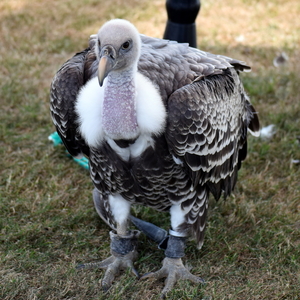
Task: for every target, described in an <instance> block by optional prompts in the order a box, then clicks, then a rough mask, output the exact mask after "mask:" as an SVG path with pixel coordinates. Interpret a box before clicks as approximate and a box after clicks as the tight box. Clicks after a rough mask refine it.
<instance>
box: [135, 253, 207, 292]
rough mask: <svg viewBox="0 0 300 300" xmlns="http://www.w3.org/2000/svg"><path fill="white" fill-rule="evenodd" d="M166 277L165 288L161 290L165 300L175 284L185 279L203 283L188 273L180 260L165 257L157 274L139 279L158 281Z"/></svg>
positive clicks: (150, 274) (200, 279)
mask: <svg viewBox="0 0 300 300" xmlns="http://www.w3.org/2000/svg"><path fill="white" fill-rule="evenodd" d="M164 277H166V281H165V287H164V288H163V290H162V294H161V297H162V298H165V297H166V294H167V293H168V292H169V291H170V290H172V288H173V287H174V285H175V283H176V282H177V281H178V280H181V279H187V280H190V281H192V282H194V283H204V280H203V279H202V278H200V277H198V276H195V275H193V274H191V273H190V271H189V270H188V269H187V268H186V267H185V266H184V265H183V263H182V260H181V258H169V257H165V258H164V260H163V266H162V268H161V269H160V270H158V271H157V272H151V273H147V274H145V275H143V276H142V277H141V279H146V278H155V279H160V278H164Z"/></svg>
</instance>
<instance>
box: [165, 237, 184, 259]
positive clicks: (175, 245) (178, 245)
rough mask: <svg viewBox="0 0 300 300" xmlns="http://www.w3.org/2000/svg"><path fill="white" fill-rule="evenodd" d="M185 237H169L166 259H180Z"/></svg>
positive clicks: (182, 254) (182, 253)
mask: <svg viewBox="0 0 300 300" xmlns="http://www.w3.org/2000/svg"><path fill="white" fill-rule="evenodd" d="M185 243H186V237H178V236H173V235H170V236H169V239H168V246H167V249H166V251H165V255H166V257H169V258H181V257H183V256H184V255H185V254H184V249H185Z"/></svg>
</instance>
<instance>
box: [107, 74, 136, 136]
mask: <svg viewBox="0 0 300 300" xmlns="http://www.w3.org/2000/svg"><path fill="white" fill-rule="evenodd" d="M134 74H135V72H134V70H126V71H123V72H111V73H110V74H109V75H108V77H107V79H106V81H107V82H106V83H105V86H104V89H105V90H104V102H103V111H102V126H103V130H104V132H105V134H106V135H107V136H108V137H110V138H112V139H114V140H119V139H135V138H136V137H137V136H138V134H139V127H138V124H137V114H136V87H135V76H134Z"/></svg>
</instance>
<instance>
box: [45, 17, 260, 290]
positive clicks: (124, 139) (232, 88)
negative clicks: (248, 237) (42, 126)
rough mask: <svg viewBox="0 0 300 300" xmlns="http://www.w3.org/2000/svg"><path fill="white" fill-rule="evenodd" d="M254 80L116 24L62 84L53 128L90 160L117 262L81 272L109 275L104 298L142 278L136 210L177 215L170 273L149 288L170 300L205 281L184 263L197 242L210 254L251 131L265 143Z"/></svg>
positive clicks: (237, 66) (54, 93) (167, 243)
mask: <svg viewBox="0 0 300 300" xmlns="http://www.w3.org/2000/svg"><path fill="white" fill-rule="evenodd" d="M247 70H250V67H249V66H248V65H247V64H246V63H244V62H242V61H239V60H236V59H232V58H229V57H226V56H221V55H214V54H211V53H207V52H204V51H201V50H199V49H195V48H191V47H189V45H188V44H181V43H177V42H175V41H168V40H163V39H158V38H152V37H148V36H145V35H142V34H139V32H138V31H137V29H136V28H135V27H134V25H133V24H131V23H130V22H129V21H126V20H121V19H114V20H110V21H108V22H106V23H104V25H103V26H102V27H101V28H100V30H99V31H98V33H97V34H96V35H91V37H90V40H89V46H88V48H87V49H85V50H83V51H82V52H79V53H77V54H75V55H74V56H73V57H72V58H71V59H69V60H68V61H67V62H65V63H64V64H63V65H62V67H61V68H60V69H59V71H58V72H57V73H56V75H55V76H54V78H53V81H52V84H51V91H50V108H51V117H52V120H53V123H54V125H55V127H56V130H57V132H58V134H59V135H60V137H61V139H62V141H63V143H64V145H65V146H66V148H67V150H68V151H69V153H70V154H71V155H72V156H74V157H80V156H82V155H84V156H86V157H88V158H89V164H90V176H91V179H92V182H93V185H94V190H93V201H94V205H95V208H96V211H97V213H98V214H99V216H100V217H101V218H102V219H103V220H104V222H105V223H106V224H107V225H109V227H110V228H111V229H112V230H111V231H110V239H111V244H110V248H111V249H110V250H111V256H110V257H109V258H107V259H105V260H103V261H102V262H99V263H87V264H83V265H82V266H79V267H90V266H97V267H99V268H105V269H106V272H105V274H104V277H103V280H102V287H103V288H104V289H108V288H109V287H110V286H111V285H112V282H113V281H114V280H115V277H116V275H117V274H118V273H119V271H120V270H124V269H126V268H130V269H131V271H132V272H133V273H134V274H135V275H136V276H138V273H137V271H136V270H135V268H134V266H133V263H134V261H135V260H136V258H137V241H138V236H139V234H140V231H139V230H133V229H130V228H132V227H130V226H129V225H130V220H132V221H133V222H134V223H135V221H136V220H138V219H137V218H135V217H131V215H130V208H131V205H136V204H141V205H144V206H149V207H152V208H154V209H155V210H157V211H167V212H169V214H170V229H169V231H168V234H167V235H166V236H165V237H164V239H163V241H162V242H161V243H160V246H161V248H162V249H165V258H164V260H163V265H162V268H161V269H160V270H158V271H156V272H151V273H148V274H146V275H144V276H142V278H143V279H144V278H149V277H153V278H156V279H159V278H164V277H166V283H165V286H164V288H163V291H162V294H163V295H165V294H166V293H167V292H168V291H170V290H171V289H172V288H173V286H174V284H175V283H176V282H177V280H179V279H188V280H190V281H192V282H195V283H201V282H202V281H203V280H202V279H201V278H200V277H198V276H196V275H193V274H191V273H190V271H189V270H188V269H187V268H186V267H185V266H184V264H183V262H182V258H183V256H184V255H185V247H186V241H187V240H188V239H189V238H193V239H195V241H196V245H197V247H198V248H199V249H200V248H201V246H202V244H203V238H204V231H205V226H206V218H207V210H208V198H209V195H210V194H212V195H213V196H214V198H215V199H217V200H218V199H219V198H220V197H221V196H222V195H223V196H224V197H225V198H226V197H227V196H228V195H230V193H231V192H232V191H233V188H234V186H235V184H236V181H237V173H238V170H239V168H240V167H241V162H242V161H243V160H244V159H245V158H246V154H247V133H248V131H249V132H250V133H252V134H253V135H254V136H258V134H259V120H258V116H257V113H256V111H255V109H254V107H253V106H252V105H251V103H250V100H249V97H248V96H247V94H246V92H245V90H244V87H243V84H242V82H241V79H240V77H239V73H240V72H241V71H247ZM141 224H144V225H145V224H146V222H144V223H143V222H142V223H141ZM138 227H139V226H138ZM142 227H143V226H142V225H141V226H140V228H142ZM153 228H156V227H155V226H154V227H153ZM157 228H158V227H157ZM155 234H156V233H154V235H155ZM150 235H151V234H150Z"/></svg>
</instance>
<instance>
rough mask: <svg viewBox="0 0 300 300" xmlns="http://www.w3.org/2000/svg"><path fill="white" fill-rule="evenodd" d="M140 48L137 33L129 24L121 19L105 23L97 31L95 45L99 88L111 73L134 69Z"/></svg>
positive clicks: (139, 39)
mask: <svg viewBox="0 0 300 300" xmlns="http://www.w3.org/2000/svg"><path fill="white" fill-rule="evenodd" d="M140 48H141V38H140V35H139V32H138V31H137V29H136V28H135V27H134V26H133V25H132V24H131V23H130V22H128V21H126V20H121V19H115V20H111V21H108V22H106V23H105V24H104V25H103V26H102V27H101V28H100V30H99V31H98V34H97V44H96V55H97V57H98V59H99V65H98V79H99V84H100V86H102V85H103V81H104V79H105V78H106V76H107V75H108V74H109V73H110V72H111V71H122V70H126V69H130V68H136V67H137V62H138V59H139V56H140Z"/></svg>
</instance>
